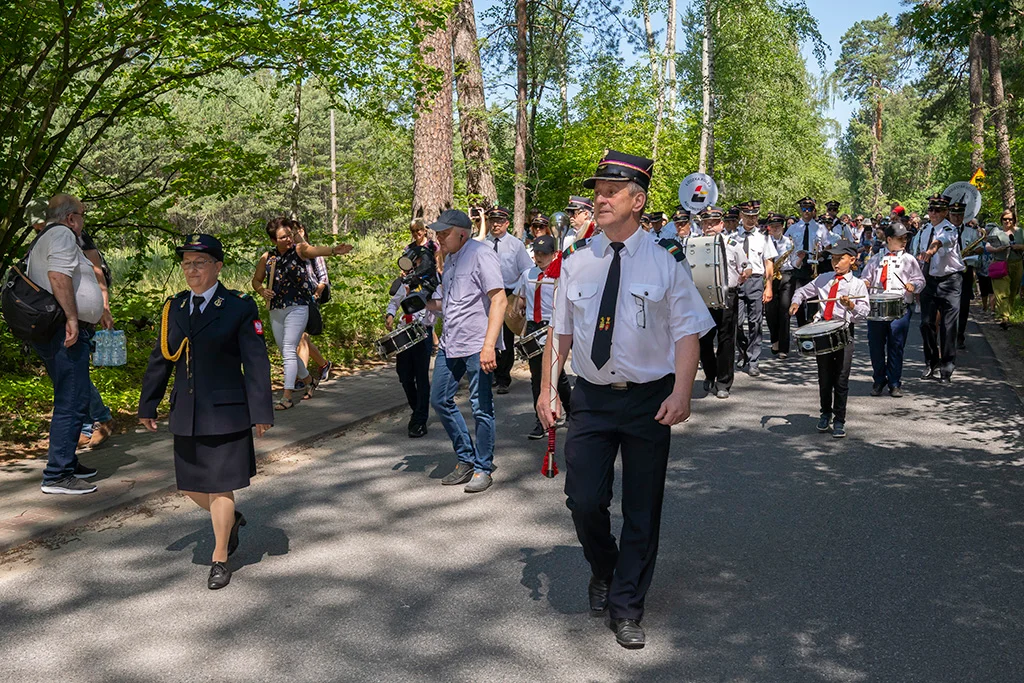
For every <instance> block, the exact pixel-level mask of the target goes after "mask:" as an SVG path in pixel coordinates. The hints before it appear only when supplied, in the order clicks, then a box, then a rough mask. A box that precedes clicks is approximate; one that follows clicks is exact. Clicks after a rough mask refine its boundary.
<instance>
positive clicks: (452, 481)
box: [441, 460, 473, 486]
mask: <svg viewBox="0 0 1024 683" xmlns="http://www.w3.org/2000/svg"><path fill="white" fill-rule="evenodd" d="M472 478H473V466H472V465H471V464H469V463H468V462H462V461H461V460H460V461H459V464H458V465H456V466H455V469H454V470H452V471H451V472H449V473H448V474H446V475H445V476H444V478H443V479H441V483H442V484H443V485H444V486H457V485H459V484H465V483H466V482H467V481H469V480H470V479H472Z"/></svg>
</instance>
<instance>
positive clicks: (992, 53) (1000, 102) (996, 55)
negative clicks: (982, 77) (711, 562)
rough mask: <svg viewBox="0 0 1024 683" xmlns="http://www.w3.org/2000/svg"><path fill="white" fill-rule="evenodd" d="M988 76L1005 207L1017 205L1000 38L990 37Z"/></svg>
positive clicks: (1011, 207) (1009, 207)
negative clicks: (1007, 125)
mask: <svg viewBox="0 0 1024 683" xmlns="http://www.w3.org/2000/svg"><path fill="white" fill-rule="evenodd" d="M988 78H989V97H990V98H991V100H992V123H993V124H994V126H995V129H996V153H997V154H998V156H999V173H1000V175H1001V176H1002V181H1003V183H1002V187H1003V208H1004V209H1014V210H1016V206H1017V191H1016V188H1015V187H1014V183H1013V164H1012V161H1011V159H1010V135H1009V132H1008V131H1007V129H1006V102H1005V93H1004V92H1003V67H1002V57H1001V55H1000V46H999V39H998V38H997V37H995V36H989V37H988Z"/></svg>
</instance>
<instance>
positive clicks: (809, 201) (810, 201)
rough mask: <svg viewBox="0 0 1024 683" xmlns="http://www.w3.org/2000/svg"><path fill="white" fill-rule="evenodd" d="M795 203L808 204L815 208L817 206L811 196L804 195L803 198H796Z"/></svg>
mask: <svg viewBox="0 0 1024 683" xmlns="http://www.w3.org/2000/svg"><path fill="white" fill-rule="evenodd" d="M796 205H797V206H810V207H812V208H816V207H817V206H818V204H817V202H815V201H814V199H813V198H812V197H804V198H803V199H800V200H797V203H796Z"/></svg>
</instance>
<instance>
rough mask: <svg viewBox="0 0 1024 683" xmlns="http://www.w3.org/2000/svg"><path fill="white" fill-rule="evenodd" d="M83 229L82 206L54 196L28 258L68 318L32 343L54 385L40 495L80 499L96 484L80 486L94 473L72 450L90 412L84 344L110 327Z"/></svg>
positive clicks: (32, 272) (33, 275) (31, 272)
mask: <svg viewBox="0 0 1024 683" xmlns="http://www.w3.org/2000/svg"><path fill="white" fill-rule="evenodd" d="M84 227H85V205H84V204H83V203H82V202H81V201H80V200H79V199H78V198H77V197H73V196H71V195H68V194H58V195H56V196H54V197H53V198H52V199H51V200H50V203H49V205H48V206H47V209H46V227H45V228H43V231H42V232H41V233H40V235H39V237H38V238H37V241H36V242H35V244H34V245H33V246H32V249H31V251H30V252H29V258H28V273H27V275H28V277H29V279H31V280H32V281H33V282H34V283H35V284H36V285H38V286H39V287H42V288H43V289H45V290H46V291H48V292H50V293H51V294H53V296H54V298H55V299H57V303H58V304H60V307H61V308H62V309H63V310H64V315H65V316H66V317H67V322H66V323H65V325H64V327H63V328H62V329H59V330H57V331H56V332H55V333H54V335H53V337H52V338H51V339H50V340H48V341H47V342H45V343H42V344H37V343H33V344H32V346H33V348H34V349H35V351H36V353H37V354H39V357H40V358H42V359H43V363H44V364H45V365H46V372H47V374H48V375H49V376H50V380H51V381H52V382H53V418H52V419H51V420H50V443H49V448H48V450H47V463H46V469H44V470H43V484H42V487H41V490H42V492H43V493H62V494H71V495H81V494H85V493H92V492H93V491H95V490H96V486H94V485H92V484H86V483H85V479H87V478H89V477H92V476H94V475H95V474H96V470H94V469H92V468H89V467H85V466H84V465H82V464H81V463H79V462H78V457H77V456H76V455H75V449H76V448H77V446H78V437H79V434H80V433H81V430H82V423H83V422H85V420H86V418H87V416H88V413H89V399H90V387H91V386H92V384H91V382H90V380H89V340H90V339H92V336H93V333H94V332H95V326H96V324H97V323H100V322H102V324H103V326H104V327H107V328H108V329H109V328H111V327H113V321H112V319H111V317H110V309H109V307H108V303H107V296H106V280H105V278H104V277H103V271H101V270H100V269H99V268H97V267H96V266H94V265H93V264H92V263H91V262H90V261H89V259H87V258H86V256H85V254H84V253H83V252H82V250H81V248H80V247H79V245H78V237H79V235H81V234H82V229H83V228H84ZM101 282H102V283H103V284H101Z"/></svg>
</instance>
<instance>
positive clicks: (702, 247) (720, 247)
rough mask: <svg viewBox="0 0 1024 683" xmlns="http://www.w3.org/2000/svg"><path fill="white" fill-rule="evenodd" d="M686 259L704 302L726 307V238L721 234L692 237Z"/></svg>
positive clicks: (709, 305) (688, 243)
mask: <svg viewBox="0 0 1024 683" xmlns="http://www.w3.org/2000/svg"><path fill="white" fill-rule="evenodd" d="M686 260H687V262H688V263H689V264H690V272H691V274H692V275H693V284H695V285H697V291H698V292H700V296H701V298H702V299H703V300H704V304H705V305H706V306H707V307H708V308H725V302H726V294H727V293H728V291H729V271H728V269H727V268H728V265H727V261H726V257H725V238H724V237H722V235H721V234H718V235H706V236H702V237H691V238H690V239H689V240H687V242H686Z"/></svg>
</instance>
